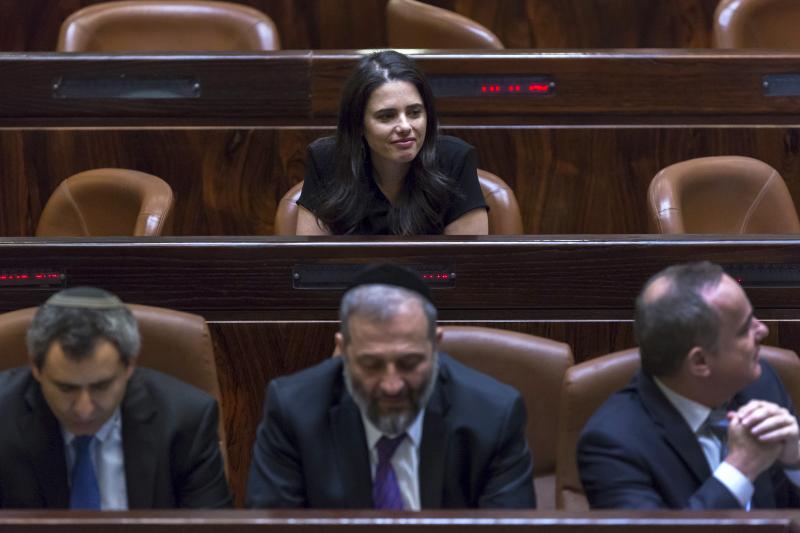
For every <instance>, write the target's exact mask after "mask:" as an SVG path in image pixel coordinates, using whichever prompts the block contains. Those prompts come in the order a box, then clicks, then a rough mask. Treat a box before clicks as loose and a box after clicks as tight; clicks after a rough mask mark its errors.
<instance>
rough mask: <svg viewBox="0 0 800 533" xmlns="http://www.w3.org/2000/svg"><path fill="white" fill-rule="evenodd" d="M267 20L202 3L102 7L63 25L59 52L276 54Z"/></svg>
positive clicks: (239, 8)
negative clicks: (239, 52)
mask: <svg viewBox="0 0 800 533" xmlns="http://www.w3.org/2000/svg"><path fill="white" fill-rule="evenodd" d="M279 49H280V42H279V39H278V30H277V28H276V27H275V24H274V23H273V22H272V19H270V18H269V17H268V16H267V15H265V14H264V13H262V12H261V11H258V10H257V9H254V8H252V7H248V6H245V5H241V4H234V3H229V2H213V1H204V0H163V1H160V0H156V1H150V0H135V1H121V2H105V3H100V4H94V5H91V6H88V7H85V8H83V9H80V10H78V11H76V12H75V13H73V14H72V15H70V16H69V17H68V18H67V19H66V20H65V21H64V23H63V24H62V25H61V31H60V33H59V37H58V47H57V50H58V51H59V52H137V51H139V52H142V51H149V52H156V51H163V52H166V51H220V52H225V51H259V50H279Z"/></svg>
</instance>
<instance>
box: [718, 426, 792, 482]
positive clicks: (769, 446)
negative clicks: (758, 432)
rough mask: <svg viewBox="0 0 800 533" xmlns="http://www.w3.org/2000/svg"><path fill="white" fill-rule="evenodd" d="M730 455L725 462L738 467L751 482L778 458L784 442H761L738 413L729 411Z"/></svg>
mask: <svg viewBox="0 0 800 533" xmlns="http://www.w3.org/2000/svg"><path fill="white" fill-rule="evenodd" d="M728 421H729V422H730V425H729V426H728V455H727V456H726V457H725V462H726V463H728V464H730V465H732V466H734V467H736V469H737V470H739V472H741V473H742V474H744V475H745V477H747V479H749V480H750V481H751V482H752V481H755V479H756V478H757V477H758V476H759V474H761V472H763V471H764V470H766V469H767V468H769V467H770V466H772V463H774V462H775V460H776V459H777V458H778V456H779V455H780V454H781V451H782V450H783V443H782V442H761V441H760V440H759V439H758V438H757V437H755V436H754V435H753V434H752V433H751V431H750V428H748V427H747V426H745V425H744V424H743V423H742V419H741V418H740V417H739V415H738V413H734V412H730V413H728Z"/></svg>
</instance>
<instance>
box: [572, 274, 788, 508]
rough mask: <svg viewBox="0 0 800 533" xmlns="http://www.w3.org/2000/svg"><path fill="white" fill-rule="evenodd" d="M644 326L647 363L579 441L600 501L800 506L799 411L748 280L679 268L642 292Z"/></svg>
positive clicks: (587, 486) (640, 324) (640, 322)
mask: <svg viewBox="0 0 800 533" xmlns="http://www.w3.org/2000/svg"><path fill="white" fill-rule="evenodd" d="M635 330H636V336H637V340H638V342H639V346H640V348H639V349H640V354H641V363H642V369H641V371H640V372H639V373H638V374H637V375H636V376H635V377H634V379H633V381H632V382H631V383H630V384H629V385H628V386H627V387H626V388H625V389H623V390H622V391H620V392H618V393H616V394H614V395H613V396H611V398H609V400H608V401H607V402H606V403H605V404H604V405H603V406H602V407H601V408H600V409H599V410H598V411H597V412H596V413H595V414H594V416H592V418H591V419H590V421H589V422H588V423H587V425H586V427H585V428H584V431H583V433H582V435H581V439H580V441H579V444H578V465H579V469H580V474H581V479H582V482H583V487H584V490H585V491H586V495H587V497H588V499H589V503H590V504H591V506H592V507H593V508H635V509H652V508H673V509H735V508H746V509H750V508H774V507H790V506H791V507H794V506H797V504H798V492H797V485H798V484H800V471H798V470H797V469H798V468H800V441H799V440H798V439H799V436H798V425H797V419H796V418H795V415H794V411H793V409H792V405H791V401H790V399H789V396H788V395H787V394H786V391H785V390H784V388H783V385H782V384H781V382H780V379H779V378H778V376H777V375H776V374H775V371H774V370H773V369H772V368H771V367H770V366H769V365H768V364H767V363H766V362H764V361H760V360H759V357H758V353H759V347H760V344H761V341H762V340H763V339H764V337H766V335H767V333H768V330H767V327H766V326H765V325H764V324H763V323H762V322H760V321H759V320H758V319H757V318H755V316H753V309H752V306H751V305H750V302H749V301H748V299H747V296H746V295H745V293H744V291H743V290H742V288H741V287H740V286H739V284H738V283H737V282H736V281H735V280H734V279H733V278H731V277H730V276H728V275H727V274H725V273H724V272H723V271H722V269H721V268H720V267H719V266H717V265H713V264H711V263H694V264H688V265H678V266H675V267H670V268H668V269H666V270H665V271H663V272H660V273H659V274H657V275H655V276H654V277H653V278H652V279H651V280H650V281H649V282H648V283H647V284H646V285H645V288H644V289H643V291H642V293H641V294H640V296H639V298H638V299H637V302H636V321H635Z"/></svg>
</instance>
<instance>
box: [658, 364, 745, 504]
mask: <svg viewBox="0 0 800 533" xmlns="http://www.w3.org/2000/svg"><path fill="white" fill-rule="evenodd" d="M654 381H655V382H656V385H658V388H659V389H661V392H663V393H664V396H666V397H667V400H669V402H670V403H671V404H672V405H673V407H675V409H677V410H678V412H679V413H680V415H681V416H682V417H683V419H684V420H685V421H686V423H687V424H688V425H689V428H690V429H691V430H692V432H693V433H694V434H695V436H696V437H697V442H698V443H699V444H700V448H702V450H703V454H704V455H705V456H706V461H707V462H708V466H709V468H710V469H711V471H712V472H713V473H714V474H713V475H714V477H715V478H717V480H718V481H719V482H720V483H722V484H723V485H725V487H726V488H727V489H728V490H729V491H731V494H733V495H734V497H735V498H736V499H737V500H738V501H739V504H740V505H741V506H742V507H743V508H745V509H749V508H750V499H751V498H752V497H753V492H754V491H755V487H753V484H752V483H751V482H750V480H749V479H747V476H745V475H744V474H742V473H741V472H740V471H739V470H738V469H737V468H736V467H735V466H733V465H731V464H730V463H726V462H724V461H721V460H720V451H721V449H722V443H721V442H720V441H719V439H718V438H717V437H716V436H714V434H713V433H712V432H711V431H710V430H708V429H707V428H706V427H704V423H705V421H706V419H707V418H708V415H709V414H710V413H711V409H710V408H709V407H706V406H705V405H703V404H700V403H697V402H695V401H694V400H690V399H689V398H687V397H686V396H683V395H681V394H678V393H677V392H675V391H674V390H672V389H670V388H669V387H667V386H666V385H664V384H663V383H662V382H661V381H660V380H659V379H658V378H654Z"/></svg>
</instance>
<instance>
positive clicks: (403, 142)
mask: <svg viewBox="0 0 800 533" xmlns="http://www.w3.org/2000/svg"><path fill="white" fill-rule="evenodd" d="M427 125H428V119H427V116H426V113H425V105H424V104H423V103H422V97H421V96H420V95H419V91H417V88H416V87H415V86H414V85H413V84H411V83H409V82H407V81H389V82H386V83H384V84H383V85H381V86H380V87H378V88H377V89H375V91H373V93H372V94H371V95H370V97H369V100H367V107H366V109H365V110H364V139H366V141H367V145H369V148H370V152H371V153H372V163H373V165H378V166H380V165H381V164H386V163H390V164H391V163H396V164H400V165H404V166H408V165H409V164H410V163H411V161H412V160H413V159H414V158H415V157H416V156H417V154H418V153H419V150H420V148H422V143H423V141H425V128H426V127H427Z"/></svg>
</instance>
